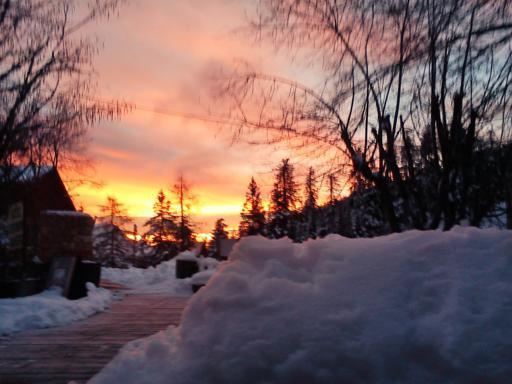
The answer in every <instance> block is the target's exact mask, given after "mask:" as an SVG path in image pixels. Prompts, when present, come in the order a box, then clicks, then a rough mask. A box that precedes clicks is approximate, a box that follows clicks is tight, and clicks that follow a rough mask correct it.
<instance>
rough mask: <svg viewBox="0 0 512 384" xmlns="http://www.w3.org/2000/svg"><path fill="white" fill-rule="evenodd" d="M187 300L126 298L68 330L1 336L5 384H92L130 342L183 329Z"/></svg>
mask: <svg viewBox="0 0 512 384" xmlns="http://www.w3.org/2000/svg"><path fill="white" fill-rule="evenodd" d="M187 300H188V299H187V298H183V297H170V296H165V295H149V294H145V295H133V294H130V295H125V297H124V298H123V300H121V301H115V302H114V303H113V304H112V307H111V309H110V310H108V311H107V312H103V313H100V314H97V315H94V316H92V317H90V318H88V319H85V320H82V321H78V322H75V323H73V324H70V325H68V326H64V327H58V328H50V329H42V330H33V331H27V332H22V333H19V334H14V335H12V336H11V337H3V338H0V384H13V383H16V384H23V383H26V384H37V383H49V384H59V383H68V382H69V381H71V380H75V381H77V382H80V383H81V382H86V381H87V380H88V379H90V378H91V377H92V376H94V375H95V374H96V373H97V372H98V371H99V370H101V368H102V367H104V366H105V364H107V363H108V362H109V361H110V360H111V359H112V358H113V357H114V356H115V355H116V354H117V352H118V351H119V349H120V348H121V347H122V346H123V345H124V344H126V343H127V342H129V341H131V340H135V339H139V338H142V337H147V336H149V335H151V334H154V333H156V332H158V331H160V330H163V329H165V328H167V327H168V326H169V325H178V324H179V321H180V317H181V313H182V312H183V309H184V308H185V306H186V304H187Z"/></svg>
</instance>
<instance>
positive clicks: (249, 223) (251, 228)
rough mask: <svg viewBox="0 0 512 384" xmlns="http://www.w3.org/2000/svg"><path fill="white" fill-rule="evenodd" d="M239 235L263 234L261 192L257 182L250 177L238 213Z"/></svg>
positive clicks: (263, 213) (263, 219)
mask: <svg viewBox="0 0 512 384" xmlns="http://www.w3.org/2000/svg"><path fill="white" fill-rule="evenodd" d="M240 216H241V217H242V221H241V222H240V230H239V232H240V237H243V236H251V235H264V234H265V212H264V210H263V204H262V202H261V192H260V188H259V187H258V184H256V181H255V180H254V177H251V182H250V183H249V186H248V188H247V192H246V193H245V203H244V208H243V210H242V212H241V213H240Z"/></svg>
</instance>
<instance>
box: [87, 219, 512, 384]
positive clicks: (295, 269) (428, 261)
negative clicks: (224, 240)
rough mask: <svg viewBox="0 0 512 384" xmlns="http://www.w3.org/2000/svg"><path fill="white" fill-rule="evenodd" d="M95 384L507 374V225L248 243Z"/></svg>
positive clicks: (483, 378)
mask: <svg viewBox="0 0 512 384" xmlns="http://www.w3.org/2000/svg"><path fill="white" fill-rule="evenodd" d="M230 258H231V260H232V261H231V262H228V263H225V264H223V265H222V266H221V267H220V269H219V271H218V272H217V273H216V274H215V275H214V276H213V277H212V279H211V280H210V281H209V282H208V285H207V286H206V287H205V288H203V289H201V290H200V291H199V292H198V293H197V294H196V295H194V296H193V297H192V298H191V300H190V301H189V304H188V306H187V308H186V309H185V312H184V314H183V317H182V323H181V325H180V326H179V327H177V328H174V327H170V328H168V329H167V330H165V331H162V332H159V333H157V334H155V335H153V336H150V337H148V338H145V339H140V340H136V341H133V342H131V343H129V344H127V345H126V346H125V347H124V348H123V349H122V350H121V352H120V353H119V355H118V356H117V357H116V358H115V359H114V360H113V361H112V362H111V363H110V364H109V365H108V366H107V367H105V368H104V369H103V371H102V372H100V373H99V374H98V375H97V376H95V377H94V378H93V379H92V380H91V383H95V384H98V383H142V382H145V383H154V384H157V383H187V384H189V383H190V384H191V383H341V382H343V383H362V382H380V383H397V382H402V383H432V382H508V381H509V380H510V377H512V364H511V361H512V326H511V324H512V232H511V231H504V230H496V229H486V230H481V229H475V228H461V227H458V228H455V229H454V230H452V231H450V232H440V231H428V232H419V231H410V232H406V233H402V234H393V235H390V236H385V237H380V238H373V239H347V238H342V237H339V236H328V237H327V238H325V239H321V240H313V241H308V242H306V243H304V244H292V243H291V242H290V241H288V240H286V239H282V240H267V239H264V238H261V237H251V238H245V239H243V240H242V241H240V242H239V243H238V245H237V246H236V247H235V248H234V250H233V252H232V254H231V256H230Z"/></svg>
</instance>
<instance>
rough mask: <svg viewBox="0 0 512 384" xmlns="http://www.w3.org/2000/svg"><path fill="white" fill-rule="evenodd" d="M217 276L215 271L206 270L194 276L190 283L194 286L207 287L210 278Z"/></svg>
mask: <svg viewBox="0 0 512 384" xmlns="http://www.w3.org/2000/svg"><path fill="white" fill-rule="evenodd" d="M214 274H215V270H214V269H205V270H203V271H200V272H197V273H196V274H194V275H193V276H192V277H191V279H190V282H191V283H192V285H206V283H207V282H208V281H209V280H210V278H211V277H212V276H213V275H214Z"/></svg>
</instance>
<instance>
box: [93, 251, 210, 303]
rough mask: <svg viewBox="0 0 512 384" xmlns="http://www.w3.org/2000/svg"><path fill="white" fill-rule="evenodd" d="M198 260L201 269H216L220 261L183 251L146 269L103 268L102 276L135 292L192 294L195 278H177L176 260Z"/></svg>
mask: <svg viewBox="0 0 512 384" xmlns="http://www.w3.org/2000/svg"><path fill="white" fill-rule="evenodd" d="M177 259H181V260H194V261H195V260H197V261H198V262H199V265H200V269H201V270H206V269H207V270H214V269H215V268H216V267H217V264H218V263H219V262H218V261H217V260H215V259H212V258H197V257H196V256H195V255H194V253H193V252H192V251H185V252H181V253H180V254H179V255H178V256H176V257H175V258H174V259H172V260H169V261H165V262H163V263H160V264H159V265H157V266H156V267H149V268H146V269H142V268H134V267H130V268H128V269H119V268H102V269H101V278H102V279H106V280H110V281H112V282H115V283H119V284H122V285H125V286H126V287H128V288H130V289H131V290H132V291H133V292H135V293H167V294H171V295H178V296H187V295H191V294H192V283H193V282H195V280H192V279H191V278H188V279H176V260H177Z"/></svg>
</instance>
